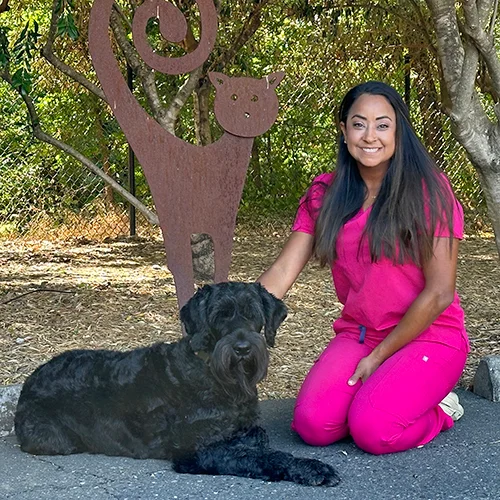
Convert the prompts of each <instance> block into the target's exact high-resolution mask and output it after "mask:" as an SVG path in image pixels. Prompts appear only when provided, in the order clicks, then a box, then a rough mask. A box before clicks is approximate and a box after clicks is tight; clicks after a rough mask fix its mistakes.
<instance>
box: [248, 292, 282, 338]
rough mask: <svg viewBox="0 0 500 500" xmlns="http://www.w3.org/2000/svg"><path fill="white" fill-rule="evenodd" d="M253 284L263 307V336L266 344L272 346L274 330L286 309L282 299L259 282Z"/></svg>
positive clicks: (279, 323)
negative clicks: (264, 321) (264, 322)
mask: <svg viewBox="0 0 500 500" xmlns="http://www.w3.org/2000/svg"><path fill="white" fill-rule="evenodd" d="M255 285H256V286H257V289H258V291H259V295H260V297H261V299H262V306H263V308H264V318H265V320H266V324H265V326H264V337H265V338H266V342H267V345H268V346H270V347H274V339H275V337H276V332H277V330H278V328H279V326H280V325H281V323H283V320H284V319H285V318H286V315H287V314H288V311H287V308H286V306H285V304H284V302H283V301H282V300H280V299H278V298H276V297H275V296H274V295H273V294H272V293H270V292H268V291H267V290H266V289H265V288H264V287H263V286H262V285H261V284H260V283H255Z"/></svg>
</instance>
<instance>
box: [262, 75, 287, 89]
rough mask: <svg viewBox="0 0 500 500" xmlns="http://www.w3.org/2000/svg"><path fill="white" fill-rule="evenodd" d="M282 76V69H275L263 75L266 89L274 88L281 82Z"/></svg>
mask: <svg viewBox="0 0 500 500" xmlns="http://www.w3.org/2000/svg"><path fill="white" fill-rule="evenodd" d="M284 76H285V72H284V71H276V72H275V73H271V74H270V75H267V76H264V77H263V78H264V79H265V80H266V85H267V88H268V89H275V88H276V87H277V86H278V85H279V84H280V83H281V80H283V77H284Z"/></svg>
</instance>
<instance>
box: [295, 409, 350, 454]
mask: <svg viewBox="0 0 500 500" xmlns="http://www.w3.org/2000/svg"><path fill="white" fill-rule="evenodd" d="M292 429H293V430H294V431H295V432H296V433H297V434H298V435H299V436H300V437H301V438H302V440H303V441H304V442H306V443H307V444H309V445H311V446H328V445H329V444H332V443H334V442H336V441H338V440H339V439H342V438H344V437H346V436H347V434H348V429H347V422H346V421H345V420H344V421H343V422H338V423H336V422H334V421H332V420H331V419H328V418H326V417H324V416H322V415H321V414H320V413H319V412H318V409H317V408H303V407H300V406H299V407H296V408H295V411H294V415H293V421H292Z"/></svg>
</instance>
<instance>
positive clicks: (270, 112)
mask: <svg viewBox="0 0 500 500" xmlns="http://www.w3.org/2000/svg"><path fill="white" fill-rule="evenodd" d="M208 76H209V78H210V81H211V82H212V84H213V85H214V87H215V89H216V92H217V93H216V95H215V103H214V113H215V117H216V118H217V121H218V122H219V124H220V126H221V127H222V128H223V129H224V130H225V131H226V132H229V133H230V134H232V135H236V136H239V137H257V136H258V135H261V134H263V133H264V132H267V130H269V129H270V128H271V126H272V124H273V123H274V121H275V120H276V117H277V116H278V97H277V96H276V92H275V89H276V87H277V86H278V84H279V83H280V82H281V80H282V79H283V77H284V76H285V73H284V72H282V71H279V72H277V73H272V74H270V75H268V76H265V77H264V78H261V79H260V80H258V79H256V78H246V77H232V78H231V77H229V76H226V75H223V74H222V73H216V72H210V73H209V74H208Z"/></svg>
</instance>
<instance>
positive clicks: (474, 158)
mask: <svg viewBox="0 0 500 500" xmlns="http://www.w3.org/2000/svg"><path fill="white" fill-rule="evenodd" d="M426 3H427V5H428V7H429V10H430V12H431V15H432V21H433V24H434V28H435V30H436V39H437V45H438V55H439V62H440V65H441V70H442V82H441V88H442V93H443V94H445V95H446V97H447V99H446V103H447V106H448V109H447V111H448V113H449V115H450V117H451V121H452V132H453V135H454V136H455V138H456V139H457V140H458V142H459V143H460V144H461V145H462V146H463V147H464V149H465V150H466V151H467V154H468V155H469V158H470V160H471V163H472V165H473V166H474V168H475V169H476V170H477V172H478V173H479V178H480V180H481V185H482V187H483V192H484V195H485V198H486V203H487V206H488V212H489V215H490V218H491V222H492V225H493V231H494V233H495V243H496V246H497V249H498V253H499V254H500V128H499V124H498V120H499V118H500V111H498V110H497V109H495V111H496V114H497V116H496V118H497V119H496V120H495V121H492V120H491V119H490V118H489V116H488V114H487V113H486V111H485V108H484V105H483V102H482V100H481V98H480V96H479V95H478V93H477V91H476V83H477V74H478V68H479V63H480V61H481V60H484V62H485V64H486V67H487V68H488V71H489V73H490V75H491V81H492V85H493V86H494V88H495V91H496V93H497V94H498V92H499V91H500V59H499V57H498V54H497V53H496V51H495V50H494V47H495V40H494V30H491V29H490V28H489V25H490V24H491V23H492V22H494V20H495V18H496V10H495V9H496V3H495V5H494V3H493V1H492V0H485V1H484V2H470V1H467V2H466V1H462V2H458V3H460V4H461V7H457V5H456V3H457V2H455V0H426ZM494 7H495V8H494ZM457 8H461V9H462V13H463V19H462V20H461V22H460V25H459V21H458V13H457ZM491 16H493V17H491ZM497 107H498V104H497Z"/></svg>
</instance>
